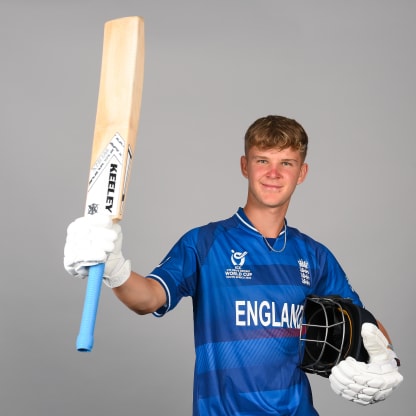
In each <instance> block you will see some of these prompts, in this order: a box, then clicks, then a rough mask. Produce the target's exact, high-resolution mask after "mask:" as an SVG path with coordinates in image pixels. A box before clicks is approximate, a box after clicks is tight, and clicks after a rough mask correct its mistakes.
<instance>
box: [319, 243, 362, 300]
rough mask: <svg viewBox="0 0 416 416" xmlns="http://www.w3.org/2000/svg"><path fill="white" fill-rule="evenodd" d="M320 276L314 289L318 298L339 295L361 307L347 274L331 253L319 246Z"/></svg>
mask: <svg viewBox="0 0 416 416" xmlns="http://www.w3.org/2000/svg"><path fill="white" fill-rule="evenodd" d="M319 262H320V263H321V264H320V267H319V269H320V276H319V281H318V285H317V287H316V292H317V293H316V294H317V295H319V296H328V295H339V296H341V297H343V298H349V299H351V300H352V302H353V303H354V304H356V305H357V306H363V304H362V301H361V299H360V297H359V295H358V293H357V292H356V291H355V290H354V289H353V287H352V285H351V283H350V281H349V279H348V276H347V274H346V273H345V271H344V270H343V268H342V267H341V265H340V264H339V262H338V260H337V259H336V258H335V256H334V255H333V254H332V252H331V251H330V250H329V249H328V248H326V247H325V246H321V253H320V256H319Z"/></svg>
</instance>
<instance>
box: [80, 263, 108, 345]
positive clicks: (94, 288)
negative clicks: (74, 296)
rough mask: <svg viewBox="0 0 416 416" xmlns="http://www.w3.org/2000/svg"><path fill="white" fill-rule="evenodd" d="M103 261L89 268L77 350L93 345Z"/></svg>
mask: <svg viewBox="0 0 416 416" xmlns="http://www.w3.org/2000/svg"><path fill="white" fill-rule="evenodd" d="M104 267H105V263H99V264H96V265H94V266H91V267H90V268H89V273H88V280H87V288H86V292H85V300H84V309H83V311H82V318H81V325H80V328H79V333H78V337H77V350H78V351H81V352H90V351H91V350H92V347H93V345H94V327H95V320H96V317H97V310H98V302H99V299H100V293H101V286H102V282H103V275H104Z"/></svg>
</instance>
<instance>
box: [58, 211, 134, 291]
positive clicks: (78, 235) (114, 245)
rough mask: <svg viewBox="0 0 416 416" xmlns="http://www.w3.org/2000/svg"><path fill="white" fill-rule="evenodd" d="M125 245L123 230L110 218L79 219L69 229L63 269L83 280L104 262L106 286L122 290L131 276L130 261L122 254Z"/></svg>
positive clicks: (97, 216) (98, 216) (99, 216)
mask: <svg viewBox="0 0 416 416" xmlns="http://www.w3.org/2000/svg"><path fill="white" fill-rule="evenodd" d="M122 241H123V234H122V232H121V227H120V225H119V224H113V221H112V219H111V217H110V216H106V215H87V216H85V217H80V218H77V219H76V220H75V221H74V222H72V223H71V224H70V225H69V227H68V229H67V237H66V243H65V248H64V267H65V269H66V271H67V272H68V273H69V274H70V275H72V276H75V277H79V278H81V279H84V278H85V277H86V276H88V268H89V267H90V266H93V265H95V264H98V263H104V262H105V269H104V276H103V281H104V283H105V284H106V285H107V286H108V287H117V286H120V285H122V284H123V283H124V282H125V281H126V280H127V279H128V278H129V276H130V273H131V264H130V261H129V260H125V259H124V257H123V255H122V253H121V246H122Z"/></svg>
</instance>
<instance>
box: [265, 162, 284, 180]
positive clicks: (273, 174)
mask: <svg viewBox="0 0 416 416" xmlns="http://www.w3.org/2000/svg"><path fill="white" fill-rule="evenodd" d="M267 176H268V177H269V178H272V179H274V178H280V177H281V173H280V169H279V167H278V166H277V165H270V169H269V172H268V175H267Z"/></svg>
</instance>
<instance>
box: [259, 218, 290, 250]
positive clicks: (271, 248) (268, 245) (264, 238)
mask: <svg viewBox="0 0 416 416" xmlns="http://www.w3.org/2000/svg"><path fill="white" fill-rule="evenodd" d="M283 232H284V233H285V241H284V242H283V247H282V248H281V249H280V250H275V249H274V248H273V247H272V246H271V244H270V243H269V242H268V240H267V238H266V237H263V240H264V242H265V243H266V245H267V247H269V249H270V250H271V251H273V252H274V253H281V252H282V251H283V250H284V249H285V248H286V242H287V227H286V221H285V229H284V231H283Z"/></svg>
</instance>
